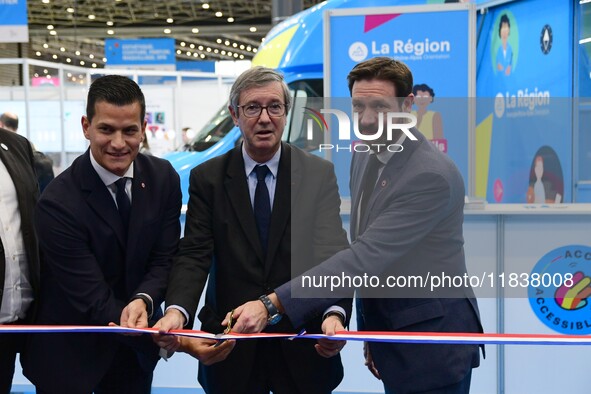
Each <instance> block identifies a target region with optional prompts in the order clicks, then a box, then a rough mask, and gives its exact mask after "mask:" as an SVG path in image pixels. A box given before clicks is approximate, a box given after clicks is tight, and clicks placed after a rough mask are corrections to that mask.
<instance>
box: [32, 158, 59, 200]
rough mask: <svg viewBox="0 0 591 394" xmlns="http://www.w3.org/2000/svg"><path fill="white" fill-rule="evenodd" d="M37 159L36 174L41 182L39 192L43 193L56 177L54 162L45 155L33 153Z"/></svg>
mask: <svg viewBox="0 0 591 394" xmlns="http://www.w3.org/2000/svg"><path fill="white" fill-rule="evenodd" d="M33 156H34V159H35V172H36V173H37V180H38V182H39V191H40V192H43V190H45V188H46V187H47V185H48V184H49V182H51V181H52V180H53V178H54V177H55V176H54V174H53V160H51V157H49V156H47V155H46V154H45V153H42V152H39V151H35V152H33Z"/></svg>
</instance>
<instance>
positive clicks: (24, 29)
mask: <svg viewBox="0 0 591 394" xmlns="http://www.w3.org/2000/svg"><path fill="white" fill-rule="evenodd" d="M0 42H29V27H28V15H27V2H26V0H2V1H0Z"/></svg>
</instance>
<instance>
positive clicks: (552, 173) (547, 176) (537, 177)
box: [526, 147, 564, 204]
mask: <svg viewBox="0 0 591 394" xmlns="http://www.w3.org/2000/svg"><path fill="white" fill-rule="evenodd" d="M548 149H551V148H549V147H542V148H541V149H540V150H539V151H538V153H537V154H536V155H535V157H534V161H533V163H532V168H531V170H530V177H529V187H528V189H527V194H526V199H527V202H528V203H530V204H531V203H534V204H546V203H556V204H559V203H561V202H562V196H563V193H564V190H563V189H564V183H563V181H562V168H561V167H560V163H559V162H558V158H557V157H556V158H555V160H553V156H549V155H548V154H544V152H545V153H548V152H547V150H548ZM552 152H554V151H553V150H552ZM553 161H555V163H554V164H552V163H553ZM545 165H546V167H549V168H546V169H544V166H545Z"/></svg>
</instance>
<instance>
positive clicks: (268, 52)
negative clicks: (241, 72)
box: [252, 25, 298, 68]
mask: <svg viewBox="0 0 591 394" xmlns="http://www.w3.org/2000/svg"><path fill="white" fill-rule="evenodd" d="M297 29H298V25H295V26H292V27H290V28H289V29H287V30H285V31H284V32H283V33H280V34H278V35H277V36H275V37H274V38H273V39H272V40H270V41H265V43H264V44H263V45H262V46H261V47H260V48H259V50H258V52H257V54H256V55H255V57H254V58H253V59H252V66H253V67H254V66H264V67H270V68H277V67H279V62H280V61H281V59H282V58H283V55H284V54H285V51H286V49H287V46H288V45H289V43H290V42H291V39H292V37H293V35H294V34H295V32H296V30H297Z"/></svg>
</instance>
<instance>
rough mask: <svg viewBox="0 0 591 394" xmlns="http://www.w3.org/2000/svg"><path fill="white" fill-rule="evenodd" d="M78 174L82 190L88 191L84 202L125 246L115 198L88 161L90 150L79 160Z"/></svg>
mask: <svg viewBox="0 0 591 394" xmlns="http://www.w3.org/2000/svg"><path fill="white" fill-rule="evenodd" d="M78 176H79V177H80V184H81V185H82V190H84V191H86V192H87V193H88V194H87V197H86V202H87V203H88V205H89V206H90V208H91V209H92V210H93V211H94V212H95V213H96V216H97V217H99V218H101V219H102V220H103V221H104V222H105V223H106V224H107V225H108V226H109V227H111V228H112V229H113V231H115V234H116V235H117V239H118V240H119V243H120V244H121V246H122V247H123V248H125V246H126V240H125V233H124V231H123V223H122V222H121V217H120V216H119V212H118V211H117V205H116V204H115V200H113V197H112V196H111V193H110V192H109V190H108V189H107V187H106V186H105V184H104V183H103V181H102V180H101V178H100V177H99V175H98V174H97V173H96V171H95V170H94V168H93V167H92V164H91V163H90V150H87V151H86V153H85V154H84V156H83V158H82V160H81V162H80V172H79V175H78ZM132 214H133V213H132ZM132 220H133V219H132Z"/></svg>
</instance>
